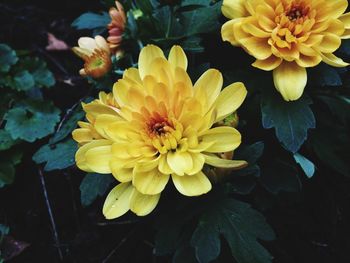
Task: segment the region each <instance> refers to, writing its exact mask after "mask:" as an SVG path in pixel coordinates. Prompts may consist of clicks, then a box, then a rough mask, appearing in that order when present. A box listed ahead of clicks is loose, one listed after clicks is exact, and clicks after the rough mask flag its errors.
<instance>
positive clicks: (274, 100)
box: [261, 92, 316, 153]
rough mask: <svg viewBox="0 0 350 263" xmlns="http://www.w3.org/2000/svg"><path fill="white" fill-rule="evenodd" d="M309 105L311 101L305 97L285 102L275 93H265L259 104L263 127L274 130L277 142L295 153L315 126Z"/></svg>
mask: <svg viewBox="0 0 350 263" xmlns="http://www.w3.org/2000/svg"><path fill="white" fill-rule="evenodd" d="M310 104H311V100H310V99H307V98H305V97H302V98H300V99H298V100H297V101H292V102H286V101H284V100H283V99H282V97H281V96H280V94H278V93H277V92H265V93H264V94H263V99H262V102H261V111H262V123H263V126H264V128H265V129H270V128H275V132H276V136H277V138H278V140H279V141H280V142H281V143H282V144H283V146H284V147H285V148H286V149H287V150H288V151H291V152H293V153H295V152H297V151H298V150H299V148H300V147H301V146H302V145H303V143H304V142H305V140H306V138H307V131H308V129H310V128H315V126H316V122H315V117H314V114H313V112H312V111H311V109H310V106H309V105H310Z"/></svg>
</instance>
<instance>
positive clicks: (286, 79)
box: [273, 62, 307, 101]
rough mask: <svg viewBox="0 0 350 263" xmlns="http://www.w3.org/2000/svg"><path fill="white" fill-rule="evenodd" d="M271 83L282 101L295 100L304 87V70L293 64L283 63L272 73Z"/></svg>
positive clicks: (305, 76)
mask: <svg viewBox="0 0 350 263" xmlns="http://www.w3.org/2000/svg"><path fill="white" fill-rule="evenodd" d="M273 82H274V83H275V87H276V89H277V90H278V91H279V92H280V93H281V95H282V96H283V98H284V100H286V101H291V100H297V99H299V98H300V97H301V95H302V94H303V91H304V88H305V86H306V82H307V74H306V69H305V68H303V67H300V66H299V65H298V64H296V63H295V62H283V63H282V64H281V65H280V66H279V67H277V68H276V69H275V70H274V71H273Z"/></svg>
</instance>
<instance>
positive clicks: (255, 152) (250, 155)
mask: <svg viewBox="0 0 350 263" xmlns="http://www.w3.org/2000/svg"><path fill="white" fill-rule="evenodd" d="M263 152H264V143H263V142H256V143H254V144H252V145H242V146H240V147H239V148H238V149H237V151H236V152H235V159H239V160H245V161H247V162H248V163H249V164H255V163H256V162H257V161H258V160H259V158H260V157H261V156H262V154H263Z"/></svg>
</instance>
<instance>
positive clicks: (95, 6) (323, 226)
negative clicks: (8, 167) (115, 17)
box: [0, 0, 350, 263]
mask: <svg viewBox="0 0 350 263" xmlns="http://www.w3.org/2000/svg"><path fill="white" fill-rule="evenodd" d="M100 10H106V8H105V6H104V5H103V4H102V3H100V2H99V1H97V0H60V1H39V0H37V1H35V0H30V1H15V0H1V1H0V43H6V44H9V45H10V46H11V47H13V48H14V49H17V50H22V49H26V50H30V52H31V53H32V54H33V55H36V56H40V57H42V58H44V59H45V60H46V61H47V63H48V65H49V68H50V69H51V70H52V71H53V72H54V74H55V77H56V79H57V85H56V86H55V87H54V88H52V89H50V90H49V91H46V92H47V94H46V95H47V96H48V97H50V98H51V99H52V100H53V101H54V102H55V104H56V105H57V106H58V107H60V108H61V109H62V110H64V109H67V108H69V107H70V106H72V105H73V104H74V103H75V102H76V101H77V100H79V99H80V98H82V97H84V96H85V95H86V93H87V90H88V84H87V82H86V81H85V80H83V79H81V78H80V77H79V76H78V74H77V72H78V70H79V68H80V67H81V66H82V62H81V61H80V60H79V59H77V58H76V57H75V56H74V55H73V54H72V52H70V51H55V52H47V51H46V50H45V46H46V45H47V32H51V33H53V34H54V35H55V36H56V37H57V38H59V39H61V40H64V41H65V42H66V43H67V44H68V45H69V46H74V45H75V44H76V41H77V39H78V38H79V37H80V36H83V35H84V34H85V32H77V31H75V30H74V29H73V28H71V26H70V24H71V22H72V21H73V20H74V19H75V18H76V17H78V16H79V15H80V14H81V13H84V12H87V11H100ZM87 34H88V33H86V34H85V35H87ZM216 42H217V41H216V40H215V42H214V40H213V39H212V38H211V39H208V40H207V43H206V47H207V48H210V49H212V48H215V45H216V44H215V43H216ZM213 43H214V44H213ZM216 50H222V54H220V53H218V52H216V54H215V57H213V58H209V59H210V60H211V61H212V62H213V64H215V63H217V64H220V61H223V60H224V59H225V56H226V55H227V52H229V51H227V50H224V48H219V49H218V48H217V49H216ZM224 51H225V52H226V53H225V52H224ZM67 79H71V80H72V81H73V84H74V85H68V84H66V83H65V82H64V80H67ZM245 107H246V106H245ZM252 110H253V111H255V110H258V109H252ZM255 116H257V115H255ZM248 118H249V116H248V115H247V116H245V115H244V114H243V115H242V116H241V119H243V120H244V119H248ZM244 129H245V131H242V134H247V139H246V140H247V141H252V142H254V141H255V139H256V138H255V137H256V134H259V133H260V132H261V133H263V134H264V136H266V138H271V144H268V145H271V146H269V147H266V149H265V153H264V157H263V160H262V163H265V164H271V157H273V156H278V155H279V152H278V151H279V149H278V147H274V145H275V144H276V142H274V140H275V139H274V138H273V131H264V130H263V129H262V128H261V125H260V123H258V124H256V122H255V123H254V122H251V123H250V124H249V122H248V125H247V126H246V127H245V128H244ZM252 131H253V132H252ZM45 142H46V141H45V140H41V141H39V142H37V143H36V144H34V145H31V144H27V145H24V146H23V147H25V149H24V150H25V155H24V160H23V162H22V163H21V164H20V165H19V167H18V169H17V174H16V180H15V183H14V184H13V185H10V186H7V187H5V188H3V189H1V190H0V222H1V223H4V224H6V225H8V226H9V227H10V235H11V236H12V237H13V238H15V239H17V240H21V241H25V242H27V243H29V244H30V246H29V247H28V248H27V249H26V250H25V251H24V252H23V253H21V254H20V255H19V256H17V257H15V258H14V259H12V260H10V262H13V263H22V262H26V263H27V262H118V263H119V262H120V263H122V262H171V259H170V257H169V258H156V257H155V256H154V255H153V254H154V253H153V247H154V226H153V222H154V221H155V220H156V218H157V212H155V213H153V214H152V215H150V216H148V217H147V218H142V219H139V218H137V217H135V216H133V215H131V214H128V215H126V216H124V217H122V218H121V219H118V220H116V221H106V220H104V218H103V216H102V213H101V207H102V203H103V198H100V199H98V200H97V201H95V202H94V204H93V205H92V206H90V207H88V208H83V207H82V206H81V204H80V191H79V185H80V182H81V180H82V178H83V173H82V172H80V171H78V170H77V169H74V168H71V169H69V170H67V171H65V172H62V171H60V172H50V173H47V174H44V179H45V182H46V189H47V192H48V199H49V201H50V203H51V207H52V213H53V218H54V220H55V223H56V226H57V233H58V239H59V243H56V242H55V240H54V235H53V229H52V225H51V223H50V217H49V214H48V209H47V206H46V203H45V198H44V194H43V186H42V184H41V181H40V176H39V171H38V167H37V166H35V165H34V163H33V162H32V160H31V157H32V155H33V153H34V152H35V151H36V150H37V149H38V147H39V146H40V145H43V144H44V143H45ZM316 166H317V172H316V174H315V175H314V177H313V178H312V179H308V180H307V179H305V176H302V177H301V178H300V180H301V185H302V186H301V191H298V192H295V193H281V194H279V195H273V194H270V193H268V192H267V191H266V190H265V189H264V188H263V187H262V186H261V185H258V186H257V187H256V189H255V190H254V192H253V193H252V194H250V195H249V196H247V197H246V199H247V200H248V201H249V202H251V203H254V204H255V206H257V207H259V209H260V210H262V211H263V214H264V215H265V216H266V218H267V221H268V222H269V224H270V225H271V226H272V227H273V229H274V230H275V232H276V234H277V240H275V241H273V242H265V243H264V245H265V247H266V248H267V249H268V250H269V251H270V252H271V254H272V255H273V256H274V257H275V260H274V262H276V263H304V262H305V263H310V262H318V263H348V262H350V253H349V251H350V181H349V179H346V178H344V177H343V176H341V175H338V174H336V173H335V172H333V171H332V170H330V169H328V168H327V167H325V166H324V165H322V163H316ZM268 168H270V169H273V164H271V167H268ZM226 250H227V248H226ZM58 251H61V255H62V256H60V255H59V252H58ZM228 255H229V252H228V251H224V252H223V255H222V256H221V257H220V259H218V260H217V262H232V261H233V259H232V258H231V257H229V256H228ZM252 263H253V262H252Z"/></svg>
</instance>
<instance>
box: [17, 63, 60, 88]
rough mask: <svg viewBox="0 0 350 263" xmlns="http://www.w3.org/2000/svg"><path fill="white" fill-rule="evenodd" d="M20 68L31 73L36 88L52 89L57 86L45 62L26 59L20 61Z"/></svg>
mask: <svg viewBox="0 0 350 263" xmlns="http://www.w3.org/2000/svg"><path fill="white" fill-rule="evenodd" d="M19 66H20V67H21V68H23V69H25V70H28V71H29V72H30V74H31V75H32V77H33V79H34V82H35V87H36V88H42V87H46V88H50V87H52V86H54V85H55V82H56V81H55V78H54V76H53V74H52V72H51V71H50V70H49V69H48V68H47V64H46V62H45V61H44V60H42V59H39V58H37V57H26V58H23V59H21V60H20V63H19Z"/></svg>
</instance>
